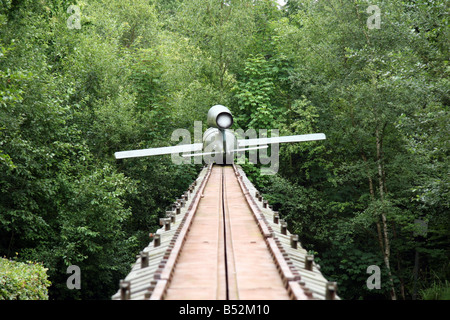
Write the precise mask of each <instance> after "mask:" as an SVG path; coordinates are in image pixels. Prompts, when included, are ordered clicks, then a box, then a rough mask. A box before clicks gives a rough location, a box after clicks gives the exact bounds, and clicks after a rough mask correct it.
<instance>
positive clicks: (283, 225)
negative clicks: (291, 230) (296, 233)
mask: <svg viewBox="0 0 450 320" xmlns="http://www.w3.org/2000/svg"><path fill="white" fill-rule="evenodd" d="M280 224H281V234H284V235H286V234H287V222H286V221H284V220H283V219H281V223H280Z"/></svg>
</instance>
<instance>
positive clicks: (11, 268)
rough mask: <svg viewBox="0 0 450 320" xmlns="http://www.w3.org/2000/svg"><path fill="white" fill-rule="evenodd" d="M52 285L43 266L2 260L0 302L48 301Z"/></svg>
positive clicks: (0, 261)
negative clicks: (49, 288)
mask: <svg viewBox="0 0 450 320" xmlns="http://www.w3.org/2000/svg"><path fill="white" fill-rule="evenodd" d="M50 284H51V283H50V281H49V280H48V279H47V269H46V268H44V266H43V265H42V264H39V263H33V262H30V261H29V262H28V263H23V262H17V261H11V260H8V259H4V258H0V300H48V290H47V288H48V287H49V286H50Z"/></svg>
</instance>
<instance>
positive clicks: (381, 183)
mask: <svg viewBox="0 0 450 320" xmlns="http://www.w3.org/2000/svg"><path fill="white" fill-rule="evenodd" d="M375 134H376V144H377V166H378V181H379V192H380V199H381V203H382V204H383V203H384V178H383V177H384V169H383V164H382V150H383V136H382V133H380V129H379V128H378V127H377V128H376V131H375ZM381 221H382V223H383V237H384V255H383V259H384V264H385V265H386V268H387V270H388V274H389V281H390V282H391V299H392V300H397V296H396V294H395V288H394V280H393V278H392V272H391V266H390V263H389V258H390V255H391V248H390V243H389V234H388V227H387V220H386V213H385V211H384V209H383V207H382V209H381Z"/></svg>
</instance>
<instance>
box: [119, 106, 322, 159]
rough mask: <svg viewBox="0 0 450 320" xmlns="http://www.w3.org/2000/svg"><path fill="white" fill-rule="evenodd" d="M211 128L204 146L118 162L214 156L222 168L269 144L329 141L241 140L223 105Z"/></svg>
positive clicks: (140, 153)
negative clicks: (172, 157)
mask: <svg viewBox="0 0 450 320" xmlns="http://www.w3.org/2000/svg"><path fill="white" fill-rule="evenodd" d="M207 124H208V126H209V128H208V129H207V130H206V131H205V133H204V134H203V143H193V144H182V145H177V146H173V147H162V148H150V149H140V150H130V151H119V152H116V153H115V154H114V156H115V157H116V159H124V158H137V157H145V156H156V155H163V154H179V153H184V154H183V157H195V156H205V155H214V157H211V158H210V159H215V162H217V163H220V164H232V163H233V162H234V157H235V155H236V153H238V152H244V151H247V150H255V149H263V148H268V145H269V144H277V143H285V142H303V141H315V140H324V139H326V137H325V134H323V133H314V134H304V135H295V136H282V137H271V138H256V139H238V138H237V137H236V135H235V133H234V132H233V130H230V129H229V128H230V127H231V126H232V125H233V116H232V114H231V112H230V110H229V109H228V108H227V107H225V106H222V105H215V106H213V107H211V108H210V109H209V111H208V116H207Z"/></svg>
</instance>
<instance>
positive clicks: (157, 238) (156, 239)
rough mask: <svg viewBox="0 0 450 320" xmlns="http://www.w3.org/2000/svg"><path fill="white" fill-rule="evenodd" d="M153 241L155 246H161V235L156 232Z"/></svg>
mask: <svg viewBox="0 0 450 320" xmlns="http://www.w3.org/2000/svg"><path fill="white" fill-rule="evenodd" d="M153 243H154V246H155V247H159V246H160V245H161V235H159V234H155V235H154V237H153Z"/></svg>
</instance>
